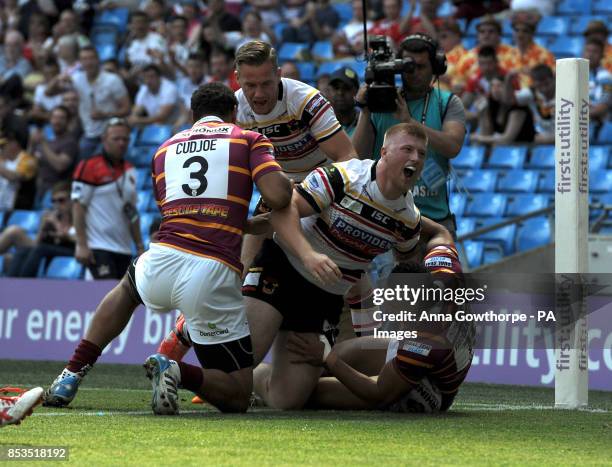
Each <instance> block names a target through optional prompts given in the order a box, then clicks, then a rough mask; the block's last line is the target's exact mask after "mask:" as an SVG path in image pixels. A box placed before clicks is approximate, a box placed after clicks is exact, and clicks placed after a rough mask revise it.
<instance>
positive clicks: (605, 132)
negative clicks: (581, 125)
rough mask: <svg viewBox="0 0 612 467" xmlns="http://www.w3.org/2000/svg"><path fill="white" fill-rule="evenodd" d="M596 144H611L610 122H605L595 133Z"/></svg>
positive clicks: (611, 127)
mask: <svg viewBox="0 0 612 467" xmlns="http://www.w3.org/2000/svg"><path fill="white" fill-rule="evenodd" d="M597 143H598V144H612V122H606V123H604V124H603V126H602V127H601V128H600V129H599V133H598V134H597Z"/></svg>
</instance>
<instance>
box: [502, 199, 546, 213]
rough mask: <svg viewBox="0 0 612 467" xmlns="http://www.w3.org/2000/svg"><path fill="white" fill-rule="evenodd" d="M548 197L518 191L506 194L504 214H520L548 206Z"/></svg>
mask: <svg viewBox="0 0 612 467" xmlns="http://www.w3.org/2000/svg"><path fill="white" fill-rule="evenodd" d="M548 202H549V198H548V196H547V195H543V194H532V193H518V194H515V195H508V204H507V206H506V216H509V217H514V216H522V215H524V214H528V213H530V212H533V211H537V210H539V209H544V208H546V207H548Z"/></svg>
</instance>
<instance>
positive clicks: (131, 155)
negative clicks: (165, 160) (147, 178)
mask: <svg viewBox="0 0 612 467" xmlns="http://www.w3.org/2000/svg"><path fill="white" fill-rule="evenodd" d="M156 149H157V146H135V147H133V148H131V149H130V150H129V152H128V156H127V160H128V161H129V162H131V163H132V164H134V165H135V166H136V167H138V168H147V169H150V168H151V161H152V160H153V156H154V153H155V150H156Z"/></svg>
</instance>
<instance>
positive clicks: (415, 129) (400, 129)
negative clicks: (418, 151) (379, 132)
mask: <svg viewBox="0 0 612 467" xmlns="http://www.w3.org/2000/svg"><path fill="white" fill-rule="evenodd" d="M397 133H405V134H407V135H410V136H414V137H415V138H417V139H420V140H422V141H424V142H425V146H427V145H428V144H429V139H428V138H427V133H425V130H424V129H423V128H421V126H420V125H419V124H418V123H414V122H409V123H398V124H397V125H393V126H392V127H391V128H389V129H388V130H387V131H386V132H385V138H384V140H383V146H385V144H386V143H387V138H389V137H391V136H393V135H395V134H397Z"/></svg>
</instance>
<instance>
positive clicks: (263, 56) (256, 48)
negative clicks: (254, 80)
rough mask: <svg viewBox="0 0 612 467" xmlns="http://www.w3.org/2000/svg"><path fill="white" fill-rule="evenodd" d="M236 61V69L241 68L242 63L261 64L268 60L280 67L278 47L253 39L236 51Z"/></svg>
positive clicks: (275, 66)
mask: <svg viewBox="0 0 612 467" xmlns="http://www.w3.org/2000/svg"><path fill="white" fill-rule="evenodd" d="M234 62H235V64H236V69H238V68H240V65H253V66H259V65H263V64H264V63H266V62H270V63H272V65H274V68H278V56H277V54H276V49H275V48H274V47H272V46H271V45H270V44H268V43H267V42H264V41H251V42H247V43H246V44H244V45H243V46H242V47H240V48H239V49H238V51H237V52H236V57H235V59H234Z"/></svg>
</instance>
